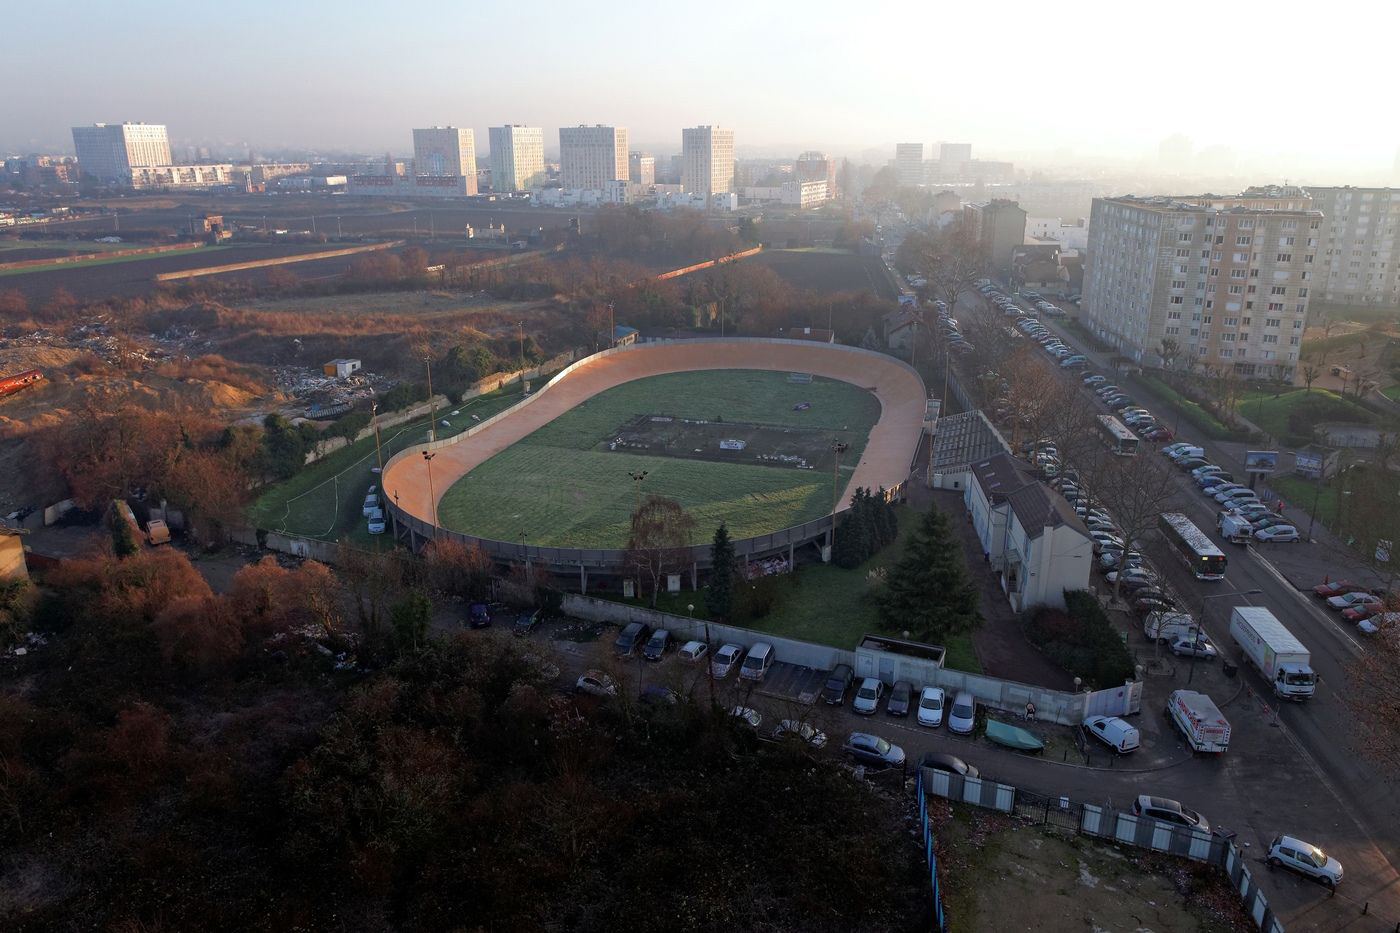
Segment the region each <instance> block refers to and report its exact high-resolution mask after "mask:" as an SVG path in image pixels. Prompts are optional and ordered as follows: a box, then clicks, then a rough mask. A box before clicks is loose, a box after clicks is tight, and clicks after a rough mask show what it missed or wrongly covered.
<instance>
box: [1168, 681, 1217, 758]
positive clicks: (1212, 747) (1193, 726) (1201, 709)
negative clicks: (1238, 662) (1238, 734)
mask: <svg viewBox="0 0 1400 933" xmlns="http://www.w3.org/2000/svg"><path fill="white" fill-rule="evenodd" d="M1167 717H1168V718H1169V719H1171V721H1172V722H1173V723H1174V724H1175V725H1176V728H1177V729H1178V730H1180V732H1181V734H1182V735H1183V736H1184V737H1185V738H1186V744H1187V745H1189V746H1191V750H1192V751H1193V752H1210V753H1212V754H1217V755H1218V754H1220V753H1221V752H1223V751H1225V749H1227V748H1229V747H1230V723H1229V721H1228V720H1227V719H1226V718H1225V717H1224V716H1223V715H1221V712H1220V710H1219V709H1218V708H1217V707H1216V705H1215V704H1214V703H1213V702H1211V699H1210V697H1208V696H1206V695H1205V694H1204V693H1197V692H1196V691H1194V690H1173V691H1172V695H1171V696H1169V697H1167Z"/></svg>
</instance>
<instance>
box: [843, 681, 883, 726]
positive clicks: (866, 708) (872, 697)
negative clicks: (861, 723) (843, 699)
mask: <svg viewBox="0 0 1400 933" xmlns="http://www.w3.org/2000/svg"><path fill="white" fill-rule="evenodd" d="M884 695H885V685H884V684H882V683H881V682H880V681H879V680H878V679H877V678H875V677H867V678H865V679H864V680H862V681H861V682H860V688H859V689H858V690H856V696H855V699H854V700H852V701H851V710H852V711H853V712H857V713H860V714H861V715H862V716H869V715H870V714H871V713H873V712H875V710H876V709H878V708H879V706H880V697H882V696H884Z"/></svg>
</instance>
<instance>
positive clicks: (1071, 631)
mask: <svg viewBox="0 0 1400 933" xmlns="http://www.w3.org/2000/svg"><path fill="white" fill-rule="evenodd" d="M1023 626H1024V628H1025V632H1026V637H1027V638H1029V639H1030V640H1031V643H1032V644H1034V645H1035V646H1036V647H1037V648H1039V649H1040V651H1041V652H1042V653H1044V654H1045V656H1046V657H1048V658H1050V660H1052V661H1054V662H1055V663H1056V664H1058V665H1059V666H1060V667H1062V668H1064V669H1065V670H1066V671H1068V672H1069V673H1071V674H1073V675H1075V676H1076V677H1079V678H1081V679H1082V680H1083V681H1084V683H1085V685H1086V686H1089V687H1093V688H1096V689H1101V688H1104V687H1111V686H1114V685H1115V684H1121V683H1123V681H1125V680H1127V679H1128V678H1130V677H1132V675H1133V657H1132V655H1131V654H1129V653H1128V648H1127V646H1126V645H1124V644H1123V638H1122V636H1121V635H1119V633H1118V630H1117V629H1115V628H1114V627H1113V623H1112V622H1110V621H1109V619H1108V615H1107V614H1106V613H1105V612H1104V610H1103V606H1101V605H1099V601H1098V598H1097V597H1096V596H1094V594H1093V593H1091V592H1089V591H1088V590H1075V591H1073V592H1067V593H1065V608H1064V609H1063V610H1061V609H1051V608H1042V609H1037V610H1036V611H1035V612H1033V613H1031V614H1030V615H1029V616H1028V617H1025V618H1024V619H1023Z"/></svg>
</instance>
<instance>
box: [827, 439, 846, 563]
mask: <svg viewBox="0 0 1400 933" xmlns="http://www.w3.org/2000/svg"><path fill="white" fill-rule="evenodd" d="M848 446H849V445H848V444H847V443H846V442H845V441H832V444H831V452H832V453H833V454H835V455H836V456H835V458H834V459H833V460H832V462H831V553H830V554H829V555H828V556H827V560H831V559H833V558H835V557H836V506H837V504H838V503H839V502H840V496H841V485H840V483H841V478H840V472H841V455H842V454H844V453H845V452H846V448H847V447H848Z"/></svg>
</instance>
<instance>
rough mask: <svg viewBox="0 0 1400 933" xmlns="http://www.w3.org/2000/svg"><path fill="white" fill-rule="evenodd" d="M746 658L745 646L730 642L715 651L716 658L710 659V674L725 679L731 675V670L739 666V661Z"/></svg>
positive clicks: (717, 678) (718, 678)
mask: <svg viewBox="0 0 1400 933" xmlns="http://www.w3.org/2000/svg"><path fill="white" fill-rule="evenodd" d="M742 660H744V647H743V646H742V645H736V644H734V643H732V642H731V643H729V644H727V645H725V646H724V647H723V648H721V649H719V650H718V651H716V652H715V656H714V658H712V659H711V660H710V676H712V677H714V679H715V680H723V679H724V678H726V677H728V676H729V672H730V671H732V670H734V668H736V667H738V666H739V662H740V661H742Z"/></svg>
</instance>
